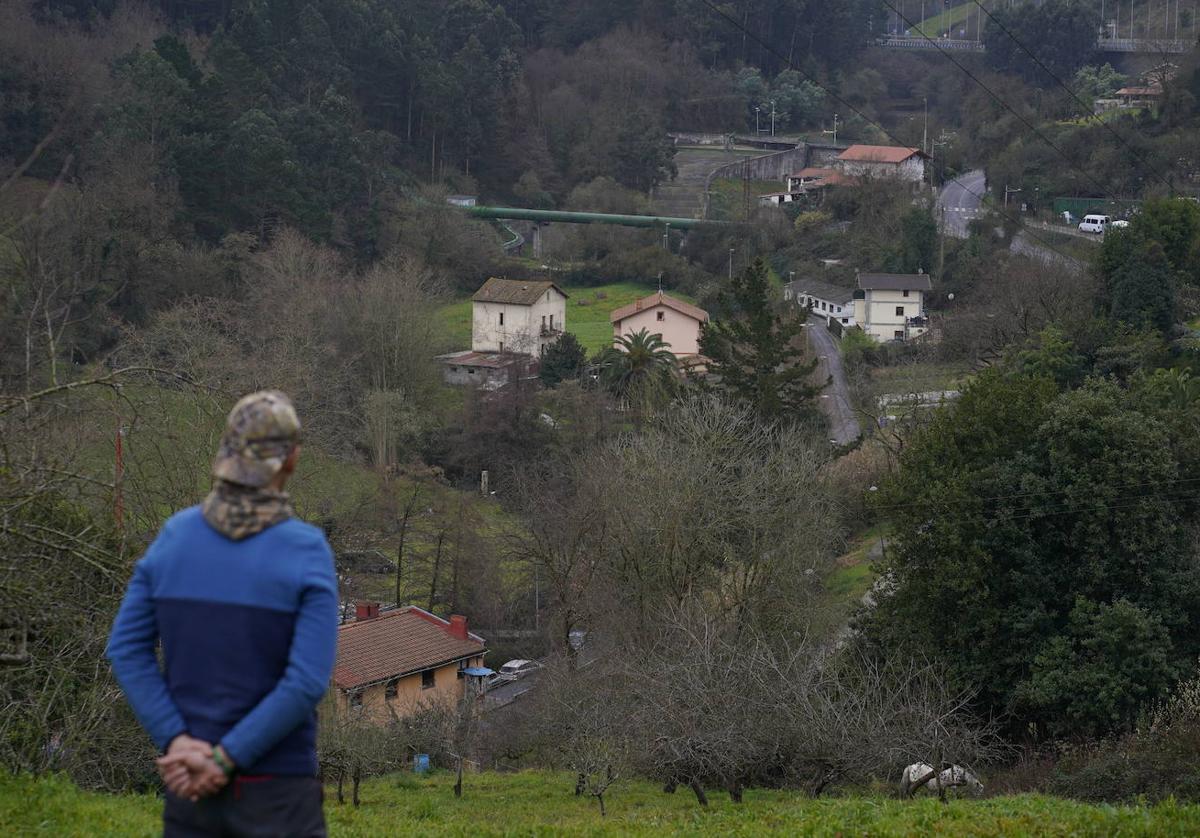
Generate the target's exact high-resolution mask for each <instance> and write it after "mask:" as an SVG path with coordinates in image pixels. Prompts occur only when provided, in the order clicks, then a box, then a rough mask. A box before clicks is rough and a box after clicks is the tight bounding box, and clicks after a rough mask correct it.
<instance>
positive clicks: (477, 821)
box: [0, 772, 1200, 838]
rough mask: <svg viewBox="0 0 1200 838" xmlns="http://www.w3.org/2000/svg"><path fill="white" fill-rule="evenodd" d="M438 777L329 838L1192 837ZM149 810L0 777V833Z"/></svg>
mask: <svg viewBox="0 0 1200 838" xmlns="http://www.w3.org/2000/svg"><path fill="white" fill-rule="evenodd" d="M453 783H454V779H453V777H452V776H451V775H449V774H446V773H435V774H433V775H432V776H430V777H427V778H420V779H418V778H414V777H412V776H411V775H392V776H389V777H384V778H380V779H378V780H373V781H369V782H368V783H367V784H366V785H365V788H364V794H363V804H362V806H360V807H359V808H357V809H354V808H352V807H351V806H350V805H349V804H347V805H344V806H339V805H337V804H336V803H334V802H333V798H332V795H331V794H329V793H328V792H327V794H326V806H325V811H326V815H327V817H328V819H329V827H330V834H331V835H332V836H335V838H340V837H341V836H345V838H350V836H362V838H375V837H376V836H379V835H406V836H408V835H420V836H424V835H439V836H442V835H444V836H481V835H497V836H499V835H505V836H510V835H511V836H517V835H593V836H600V835H638V836H656V838H657V836H664V835H737V836H754V835H822V836H842V835H847V836H848V835H872V836H876V835H879V836H893V835H894V836H909V835H945V836H951V835H953V836H1013V835H1047V836H1093V835H1094V836H1140V835H1145V836H1152V835H1153V836H1170V835H1195V834H1197V833H1198V832H1200V806H1187V805H1177V804H1175V803H1171V802H1168V803H1163V804H1159V805H1156V806H1092V805H1086V804H1081V803H1073V802H1069V801H1064V800H1059V799H1055V798H1050V797H1043V796H1036V795H1020V796H1013V797H996V798H992V799H988V800H979V801H971V800H955V801H951V802H950V803H949V804H946V805H943V804H941V803H939V802H938V801H937V800H934V799H924V800H918V801H900V800H895V799H890V798H888V797H884V796H865V797H846V798H826V799H820V800H810V799H808V798H806V797H804V796H802V795H800V794H797V793H795V792H789V791H748V792H746V797H745V802H744V803H743V804H742V805H740V806H737V805H734V804H732V803H731V802H730V801H729V798H728V796H727V795H725V794H722V793H714V794H712V795H711V798H710V799H711V805H710V806H709V808H708V809H707V810H702V809H700V808H699V807H698V806H697V805H696V802H695V798H693V797H692V796H691V795H690V794H688V793H686V792H683V791H680V792H677V793H676V794H674V795H667V794H664V793H663V792H662V791H661V790H660V789H658V788H657V787H655V786H652V785H651V784H649V783H644V782H630V783H619V784H618V785H617V786H616V787H614V789H613V790H612V792H611V794H610V796H609V798H608V800H607V806H608V815H607V817H604V818H601V816H600V813H599V811H598V809H597V806H596V804H595V802H594V801H592V800H589V799H587V798H577V797H575V796H574V795H573V794H572V793H571V791H572V788H573V786H574V783H573V781H572V778H571V777H569V776H567V775H565V774H548V773H541V772H523V773H520V774H494V773H487V774H480V775H468V776H467V777H466V779H465V790H464V794H463V797H462V798H461V799H455V798H454V794H453V791H452V786H453ZM159 805H160V804H159V802H158V801H157V800H156V799H155V798H153V797H151V796H146V795H126V796H120V797H118V796H109V795H101V794H94V793H87V792H82V791H80V790H79V789H77V788H75V787H74V786H72V785H71V784H70V783H69V782H68V781H66V780H62V779H44V780H36V781H35V780H30V779H27V778H13V777H11V776H5V777H3V778H0V834H4V835H20V836H28V835H54V836H84V835H87V836H93V835H95V836H110V835H111V836H118V835H119V836H141V835H146V836H149V835H156V834H158V832H159V820H158V817H159Z"/></svg>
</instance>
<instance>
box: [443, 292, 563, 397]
mask: <svg viewBox="0 0 1200 838" xmlns="http://www.w3.org/2000/svg"><path fill="white" fill-rule="evenodd" d="M566 325H567V294H566V292H565V291H563V290H562V289H561V288H559V287H558V285H556V284H555V283H553V282H549V281H536V280H526V279H499V278H497V277H492V278H491V279H489V280H488V281H487V282H485V283H484V284H483V286H482V287H481V288H480V289H479V290H478V291H476V292H475V295H474V296H473V297H471V348H470V349H464V350H460V351H458V352H450V353H448V354H445V355H438V356H437V360H439V361H441V362H442V368H443V376H444V377H445V380H446V383H447V384H457V385H474V386H479V387H484V388H486V389H491V390H495V389H499V388H500V387H503V386H505V385H506V384H510V383H513V382H515V381H516V380H518V379H521V378H526V377H531V376H536V375H537V365H538V362H537V359H538V358H539V357H541V354H542V353H543V352H544V351H545V350H546V347H547V346H549V345H550V344H552V343H554V341H556V340H558V338H559V336H560V335H561V334H562V333H563V329H564V328H565V327H566Z"/></svg>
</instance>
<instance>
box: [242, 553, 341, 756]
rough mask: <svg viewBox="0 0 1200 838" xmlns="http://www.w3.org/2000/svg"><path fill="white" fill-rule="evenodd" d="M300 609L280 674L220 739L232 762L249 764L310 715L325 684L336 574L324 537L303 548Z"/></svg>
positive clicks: (333, 638)
mask: <svg viewBox="0 0 1200 838" xmlns="http://www.w3.org/2000/svg"><path fill="white" fill-rule="evenodd" d="M302 567H303V571H302V576H301V580H300V581H301V592H300V610H299V612H298V613H297V615H296V626H295V630H294V633H293V635H292V645H291V648H290V650H289V652H288V662H287V668H286V669H285V670H284V673H283V677H282V678H281V679H279V683H277V684H276V685H275V688H274V689H272V690H271V691H270V692H269V693H267V694H266V695H265V696H263V699H262V701H260V702H259V703H258V705H257V706H255V708H254V709H253V710H251V711H250V712H249V713H248V714H247V715H246V716H244V717H243V718H242V720H241V721H239V722H238V723H237V724H236V725H235V726H234V728H233V730H231V731H229V733H227V734H226V735H225V736H224V738H222V739H221V746H222V747H223V748H224V749H225V751H226V753H228V754H229V756H230V757H231V758H232V759H233V761H234V762H235V763H237V764H238V765H253V764H254V763H255V762H257V761H258V760H259V758H261V757H262V756H263V755H264V754H265V753H267V751H269V750H270V749H271V748H272V747H274V746H275V744H276V743H277V742H279V740H281V739H282V738H283V737H284V736H286V735H287V734H288V733H289V732H291V731H292V730H293V729H294V728H295V727H296V726H297V725H298V724H300V723H301V722H302V721H304V719H305V718H307V717H308V716H310V715H311V714H312V712H313V710H315V709H316V706H317V704H318V703H319V702H320V700H321V698H322V697H323V696H324V695H325V691H326V689H328V687H329V679H330V678H331V677H332V675H333V663H334V657H335V656H336V654H337V617H338V598H337V577H336V575H335V573H334V569H333V553H332V552H331V551H330V549H329V545H328V544H327V543H325V539H324V538H320V537H317V538H314V539H313V541H312V543H311V545H306V546H305V549H304V551H303V564H302Z"/></svg>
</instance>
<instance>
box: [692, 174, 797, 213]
mask: <svg viewBox="0 0 1200 838" xmlns="http://www.w3.org/2000/svg"><path fill="white" fill-rule="evenodd" d="M745 186H746V182H745V181H741V180H736V179H728V178H717V179H716V180H714V181H713V182H712V184H711V190H710V193H709V199H708V217H709V218H710V219H712V220H714V221H741V220H743V219H745V217H746V190H745ZM749 187H750V207H749V209H750V212H751V213H753V212H754V211H755V210H756V209H758V197H759V196H760V195H769V194H770V193H772V192H782V191H783V190H784V189H785V188H786V184H785V183H783V181H779V180H752V181H750V182H749Z"/></svg>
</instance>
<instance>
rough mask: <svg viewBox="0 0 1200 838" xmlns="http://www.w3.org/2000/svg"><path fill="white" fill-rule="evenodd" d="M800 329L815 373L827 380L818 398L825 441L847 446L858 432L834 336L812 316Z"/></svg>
mask: <svg viewBox="0 0 1200 838" xmlns="http://www.w3.org/2000/svg"><path fill="white" fill-rule="evenodd" d="M804 331H806V332H807V333H808V341H809V345H811V346H812V348H813V352H815V353H816V355H817V358H818V361H817V370H818V373H819V374H820V376H821V378H822V380H826V381H830V383H829V387H828V392H825V393H822V394H821V396H820V398H819V399H818V401H819V403H820V405H821V411H822V412H823V413H824V414H825V416H826V417H827V418H828V419H829V441H830V442H831V443H833V444H834V445H837V446H842V445H849V444H850V443H851V442H854V440H856V439H858V437H859V435H860V434H861V433H862V431H861V430H860V429H859V426H858V419H857V418H856V417H855V415H854V408H853V407H851V406H850V385H849V384H848V383H847V382H846V369H845V367H844V366H843V365H842V353H841V352H840V351H839V350H838V345H837V339H836V338H834V336H833V335H832V334H831V333H830V332H829V330H828V329H827V328H825V326H824V325H823V324H822V323H821V322H820V320H819V318H815V317H814V318H813V319H811V320H809V321H808V323H807V324H806V326H805V328H804ZM830 379H832V380H830Z"/></svg>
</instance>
